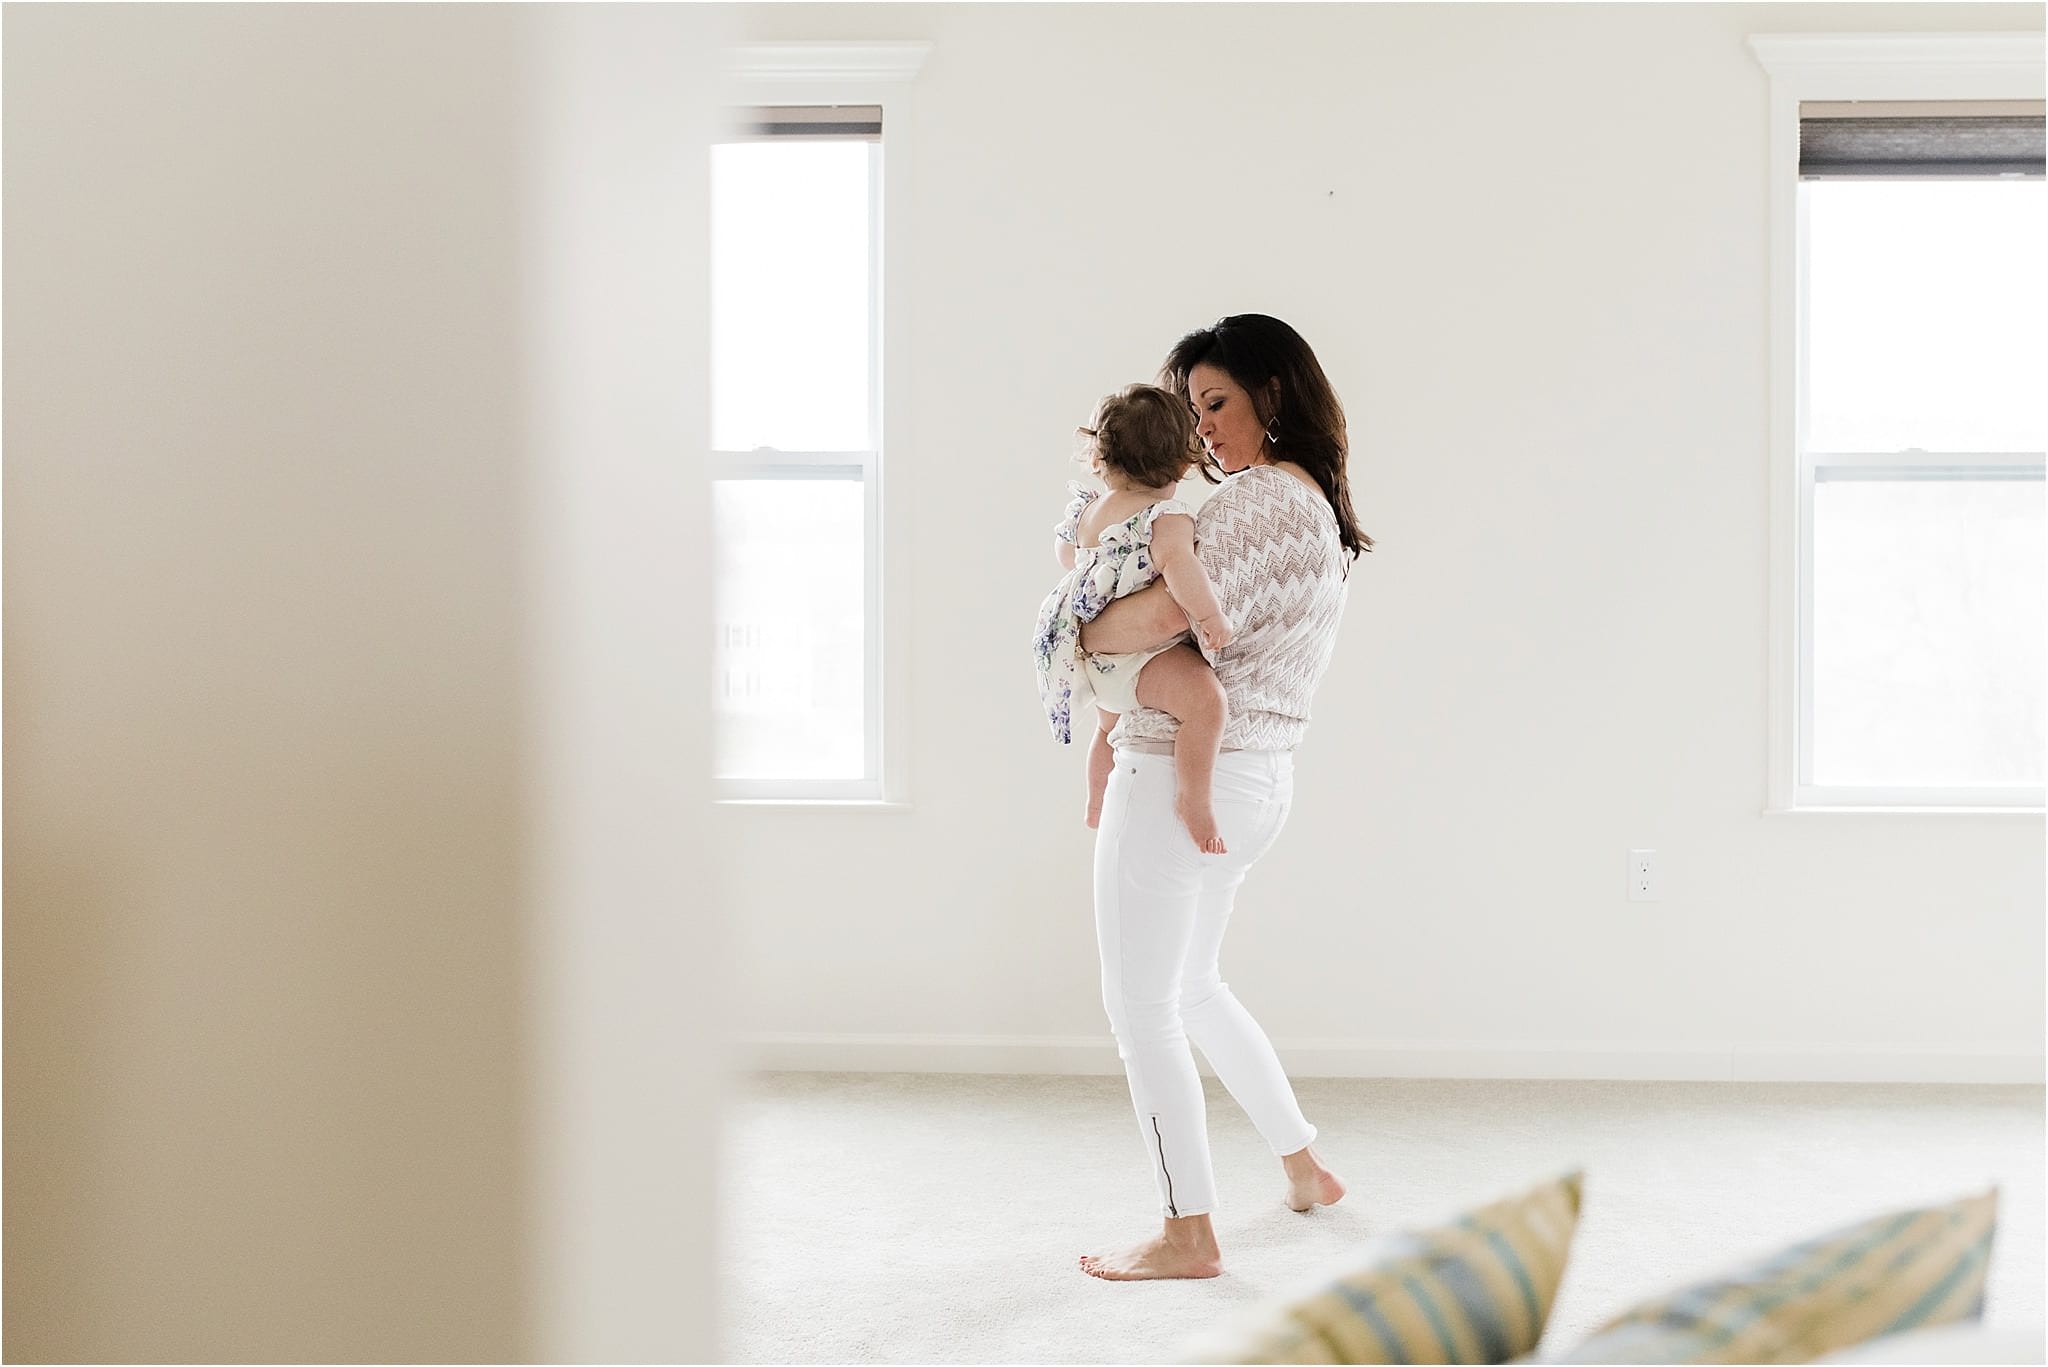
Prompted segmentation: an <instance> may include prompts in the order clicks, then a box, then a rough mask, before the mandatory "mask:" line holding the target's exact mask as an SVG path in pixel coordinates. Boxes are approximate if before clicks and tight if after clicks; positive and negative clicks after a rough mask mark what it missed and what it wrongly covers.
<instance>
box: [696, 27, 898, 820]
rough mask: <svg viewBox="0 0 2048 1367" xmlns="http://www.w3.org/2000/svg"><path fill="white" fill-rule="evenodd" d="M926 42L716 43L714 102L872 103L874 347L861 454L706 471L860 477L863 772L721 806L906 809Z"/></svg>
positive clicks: (768, 789) (772, 787)
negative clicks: (915, 90)
mask: <svg viewBox="0 0 2048 1367" xmlns="http://www.w3.org/2000/svg"><path fill="white" fill-rule="evenodd" d="M930 51H931V44H929V43H745V44H738V45H735V46H733V47H731V48H728V49H727V51H726V64H725V78H726V80H725V90H724V95H723V102H724V105H725V106H726V107H727V108H728V109H745V108H751V107H756V106H761V105H868V106H875V107H879V108H880V109H881V111H882V138H881V142H880V144H879V147H878V151H877V155H876V157H875V169H874V172H873V180H872V182H871V185H870V191H871V195H870V205H871V209H872V213H873V215H874V217H873V219H872V220H871V222H872V227H873V230H874V232H873V236H872V237H871V239H870V241H871V242H872V244H873V252H874V256H873V258H872V261H871V270H870V274H869V279H870V281H871V282H873V286H872V287H873V290H874V294H873V297H872V305H873V310H874V313H873V317H874V319H875V332H874V345H873V347H872V348H871V350H870V362H869V370H868V385H869V400H870V402H869V412H870V413H871V414H872V415H873V423H874V428H873V430H872V433H871V436H870V441H869V448H870V449H869V450H867V451H864V452H855V453H849V452H844V451H838V452H822V453H821V452H808V451H775V452H773V453H772V454H770V453H764V454H762V455H758V456H757V455H753V454H748V453H739V452H714V453H713V455H712V458H711V478H713V479H723V478H741V477H744V478H748V479H763V478H784V479H820V478H826V479H829V478H833V477H834V475H835V473H836V474H837V475H838V477H841V478H846V479H859V480H861V481H862V482H863V485H864V488H865V489H866V517H865V544H866V548H867V554H866V557H865V561H866V568H865V575H864V601H863V621H864V623H865V628H866V641H865V645H864V658H865V659H866V662H867V677H866V679H865V681H864V693H863V697H864V699H865V708H866V735H865V738H864V745H863V750H864V752H865V754H866V757H867V759H866V772H865V774H864V775H863V776H862V777H860V778H858V779H838V780H828V779H733V778H717V779H715V780H714V785H715V786H714V791H715V795H716V798H717V800H718V801H719V802H720V803H723V804H734V805H784V806H846V807H865V808H889V809H898V810H908V809H909V807H910V768H909V734H908V725H907V723H908V720H909V710H910V709H909V701H910V698H909V632H908V630H907V626H908V621H909V613H908V592H907V591H908V584H907V582H906V576H905V575H904V573H903V568H904V565H905V563H906V561H907V559H908V556H907V548H908V544H909V541H908V531H909V518H908V511H907V502H908V501H907V499H905V497H904V496H903V488H904V485H905V481H904V480H903V479H901V478H892V477H891V475H892V472H895V471H901V470H903V469H904V468H905V467H906V464H907V453H908V449H909V443H908V441H907V440H906V438H907V436H908V432H909V412H910V402H909V386H908V384H907V382H906V381H907V377H908V374H909V367H908V365H906V364H904V363H903V361H904V358H905V357H906V356H907V354H908V351H907V348H908V345H909V323H908V308H907V305H908V302H909V290H908V281H909V279H910V272H909V263H910V234H909V231H908V227H907V225H908V221H909V215H908V213H907V212H906V209H907V206H908V205H909V204H910V167H911V156H910V128H911V120H910V96H911V89H912V82H913V81H914V80H915V79H916V77H917V73H918V71H919V69H920V68H921V67H922V66H923V64H924V60H925V57H926V55H927V54H928V53H929V52H930Z"/></svg>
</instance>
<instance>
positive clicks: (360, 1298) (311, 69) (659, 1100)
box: [5, 5, 725, 1362]
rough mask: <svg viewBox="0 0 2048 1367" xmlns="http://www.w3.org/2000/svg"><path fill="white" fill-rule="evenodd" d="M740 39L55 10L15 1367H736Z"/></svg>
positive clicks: (32, 635) (11, 96) (491, 16)
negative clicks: (716, 513)
mask: <svg viewBox="0 0 2048 1367" xmlns="http://www.w3.org/2000/svg"><path fill="white" fill-rule="evenodd" d="M722 21H723V20H722V18H721V17H719V16H715V15H707V12H704V11H694V10H689V9H684V8H678V7H672V6H659V7H637V6H635V7H604V8H592V9H589V10H583V9H570V10H555V9H552V8H540V7H536V8H531V9H529V8H524V7H517V6H495V5H480V6H407V5H394V6H381V5H380V6H355V5H335V6H325V5H315V6H257V5H249V6H240V5H226V6H203V5H201V6H184V5H172V6H112V5H109V6H96V5H95V6H20V7H15V6H10V7H9V8H8V9H7V11H6V17H5V25H6V32H5V40H6V72H5V112H6V148H5V151H6V203H5V214H6V261H5V273H6V286H7V289H6V317H5V323H6V377H5V378H6V458H7V484H6V527H5V532H6V566H5V570H6V576H5V577H6V604H5V608H6V666H7V670H6V717H5V721H6V736H7V769H6V780H7V792H6V812H7V831H6V839H7V851H6V852H7V866H6V993H5V996H6V1125H7V1128H6V1152H7V1171H6V1209H7V1226H6V1288H5V1291H6V1303H7V1317H6V1344H5V1355H6V1357H7V1358H8V1360H10V1361H17V1360H18V1361H101V1362H109V1361H145V1362H149V1361H156V1362H164V1361H193V1362H227V1361H259V1362H287V1361H399V1362H437V1361H483V1362H509V1361H520V1360H527V1359H535V1358H539V1359H548V1360H563V1359H568V1360H598V1361H610V1362H620V1361H671V1362H673V1361H715V1360H717V1359H718V1357H719V1356H720V1353H719V1350H718V1348H717V1343H716V1325H715V1320H714V1310H715V1307H714V1305H713V1295H714V1286H713V1279H712V1265H713V1252H712V1248H713V1238H712V1215H713V1212H712V1206H713V1196H714V1192H715V1187H716V1178H717V1164H716V1153H715V1150H716V1137H717V1125H718V1096H719V1086H720V1083H721V1081H722V1070H723V1067H724V1064H725V1057H724V1055H723V1052H722V1045H721V1042H720V1040H719V1037H718V1035H719V1030H720V1029H721V1028H722V1026H723V1025H724V1022H725V1012H724V1010H723V1006H722V999H721V995H720V992H721V983H722V975H721V973H720V971H719V962H720V960H719V955H720V948H719V944H718V920H717V910H718V906H717V901H716V896H715V891H716V886H717V880H716V877H715V874H709V873H708V871H707V857H708V853H709V849H710V847H709V845H708V843H707V842H706V841H705V839H704V837H703V835H702V834H701V825H702V823H701V821H700V820H699V817H700V815H701V812H702V801H703V795H704V772H705V764H706V746H705V736H704V706H703V698H704V687H705V684H704V680H703V678H702V671H701V670H700V669H699V668H697V662H698V659H699V658H700V657H699V654H698V652H697V651H696V648H695V645H694V642H695V641H696V640H698V639H700V638H701V637H702V635H703V634H704V633H705V632H707V631H708V626H707V625H706V620H707V614H706V613H705V611H704V610H703V609H702V607H701V606H700V604H701V599H700V598H699V597H698V596H697V595H696V594H695V593H694V592H693V591H692V590H693V586H694V585H695V584H697V583H699V582H701V579H702V573H703V562H704V561H706V560H707V559H708V557H706V556H704V554H703V542H702V530H703V528H702V522H703V501H704V500H703V498H702V496H701V491H700V489H699V488H698V487H693V486H695V485H696V483H697V482H698V481H700V480H701V470H700V466H699V465H698V464H697V463H694V462H692V461H691V460H689V458H688V454H687V453H688V449H689V447H690V444H691V443H692V442H694V443H695V445H696V447H697V448H698V450H699V451H700V452H701V449H702V446H703V444H704V438H705V436H706V435H707V433H706V430H705V428H704V424H703V406H704V391H705V388H706V386H705V383H704V380H703V375H704V360H705V345H706V343H705V339H704V336H703V330H702V328H701V326H699V325H698V324H699V323H700V322H701V319H702V317H703V315H704V309H705V293H706V281H705V277H704V273H703V270H702V262H703V259H704V258H703V252H704V247H705V236H706V229H705V223H704V204H703V196H702V186H701V178H702V176H703V174H704V170H705V159H704V155H703V145H704V142H703V135H704V127H705V125H706V124H707V123H708V120H709V119H710V117H711V109H712V105H711V97H710V95H709V93H708V91H709V89H710V73H711V71H712V70H713V64H714V62H715V57H716V52H717V50H718V40H719V28H718V23H720V22H722ZM656 603H658V604H659V606H660V610H659V611H658V612H657V611H655V610H653V606H652V605H653V604H656Z"/></svg>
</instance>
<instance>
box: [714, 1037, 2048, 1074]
mask: <svg viewBox="0 0 2048 1367" xmlns="http://www.w3.org/2000/svg"><path fill="white" fill-rule="evenodd" d="M1274 1048H1275V1049H1276V1050H1277V1051H1278V1052H1279V1054H1280V1061H1281V1062H1282V1063H1283V1064H1285V1065H1286V1067H1287V1071H1288V1074H1289V1075H1290V1076H1292V1077H1298V1078H1299V1077H1403V1078H1540V1079H1548V1080H1553V1081H1564V1080H1572V1081H1577V1080H1590V1079H1599V1080H1608V1081H1625V1082H1983V1083H2001V1084H2019V1085H2031V1086H2040V1085H2041V1084H2042V1080H2043V1072H2044V1068H2048V1058H2044V1056H2043V1055H2041V1054H2039V1053H2024V1052H2013V1051H2002V1050H1997V1049H1978V1050H1956V1049H1912V1048H1899V1047H1895V1046H1888V1047H1865V1046H1860V1045H1833V1046H1829V1045H1816V1046H1812V1047H1804V1046H1779V1045H1731V1046H1728V1047H1726V1048H1719V1049H1707V1048H1698V1047H1692V1046H1657V1045H1644V1046H1615V1045H1609V1044H1597V1043H1595V1044H1586V1043H1556V1042H1546V1043H1534V1044H1501V1043H1486V1042H1477V1041H1474V1042H1450V1043H1430V1044H1417V1043H1414V1042H1401V1041H1370V1040H1296V1041H1292V1042H1290V1041H1286V1040H1276V1041H1274ZM733 1052H734V1061H735V1062H736V1063H737V1064H738V1065H739V1067H740V1068H741V1069H742V1070H744V1071H756V1072H820V1073H1054V1074H1060V1073H1074V1074H1113V1075H1116V1076H1121V1075H1122V1073H1123V1063H1122V1061H1121V1060H1119V1059H1118V1058H1117V1054H1116V1046H1115V1044H1114V1043H1113V1042H1112V1041H1111V1040H1110V1039H1109V1037H1108V1036H1107V1035H1106V1034H1105V1035H1103V1036H1102V1037H1100V1038H1091V1037H1086V1036H1060V1035H838V1034H797V1033H784V1032H769V1033H759V1034H744V1035H738V1036H736V1037H734V1039H733ZM1195 1057H1196V1063H1197V1066H1198V1067H1199V1068H1200V1069H1201V1071H1202V1073H1203V1074H1204V1075H1205V1076H1213V1074H1211V1073H1210V1070H1209V1067H1208V1065H1207V1064H1206V1063H1205V1062H1203V1061H1202V1058H1201V1054H1200V1051H1199V1050H1198V1051H1197V1052H1196V1056H1195Z"/></svg>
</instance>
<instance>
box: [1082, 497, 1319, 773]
mask: <svg viewBox="0 0 2048 1367" xmlns="http://www.w3.org/2000/svg"><path fill="white" fill-rule="evenodd" d="M1195 542H1196V545H1195V554H1196V557H1197V558H1198V559H1200V560H1201V562H1202V568H1203V569H1204V570H1207V571H1208V573H1209V578H1210V579H1212V580H1213V581H1215V584H1216V596H1217V597H1218V598H1219V599H1220V600H1221V601H1222V603H1223V611H1224V613H1225V614H1226V615H1227V616H1228V617H1229V618H1230V624H1231V626H1232V627H1234V628H1236V632H1237V634H1236V635H1235V636H1234V637H1232V638H1231V642H1230V644H1229V645H1227V646H1225V647H1224V648H1223V649H1222V650H1221V651H1218V652H1216V653H1215V654H1213V655H1210V656H1209V663H1210V664H1211V665H1213V666H1214V667H1215V670H1216V677H1217V679H1218V680H1219V681H1221V683H1222V684H1223V693H1224V696H1225V697H1227V698H1228V699H1229V700H1230V719H1229V720H1228V721H1227V722H1225V723H1224V726H1223V744H1224V745H1225V746H1227V747H1229V748H1232V749H1237V750H1292V749H1293V748H1294V747H1295V745H1296V744H1298V743H1299V742H1300V740H1301V737H1302V734H1303V733H1304V732H1305V731H1307V730H1308V704H1309V698H1310V697H1311V696H1312V695H1313V694H1314V693H1315V691H1316V685H1317V684H1318V683H1319V682H1321V680H1322V677H1323V673H1324V671H1326V670H1327V669H1328V668H1329V667H1330V655H1331V653H1332V652H1333V651H1334V650H1335V649H1336V646H1337V623H1338V621H1339V619H1341V618H1342V617H1343V615H1344V600H1345V594H1346V581H1345V577H1344V576H1345V571H1346V569H1347V568H1348V564H1347V560H1346V557H1345V553H1344V543H1343V542H1342V541H1341V540H1340V539H1339V538H1338V535H1337V515H1336V514H1335V513H1333V512H1332V511H1330V503H1329V500H1328V499H1326V498H1324V497H1323V495H1322V492H1321V491H1320V490H1318V489H1315V488H1313V487H1311V486H1310V485H1308V484H1304V483H1303V482H1302V481H1301V480H1299V479H1296V478H1295V477H1294V476H1293V475H1290V474H1288V473H1287V472H1286V471H1285V470H1282V469H1279V468H1277V467H1275V466H1271V465H1254V466H1251V467H1250V468H1248V469H1246V470H1244V471H1242V472H1241V473H1239V474H1236V475H1233V476H1231V478H1230V479H1229V480H1228V481H1227V482H1226V483H1225V484H1224V485H1223V487H1222V488H1221V489H1218V490H1217V491H1216V492H1215V493H1214V494H1213V495H1211V496H1210V498H1209V501H1208V502H1207V503H1204V504H1203V505H1202V507H1201V509H1200V511H1198V512H1197V513H1196V514H1195ZM1179 729H1180V723H1179V722H1177V721H1175V720H1174V719H1173V718H1172V717H1171V716H1169V715H1167V714H1166V713H1164V712H1159V711H1155V710H1154V709H1152V708H1149V707H1134V708H1132V709H1131V710H1130V711H1128V712H1126V713H1124V714H1123V719H1122V720H1121V721H1119V722H1118V723H1117V726H1116V730H1115V731H1113V732H1111V733H1110V737H1109V739H1110V742H1111V744H1119V743H1121V742H1123V741H1132V740H1150V741H1160V740H1172V739H1173V733H1174V732H1175V731H1177V730H1179Z"/></svg>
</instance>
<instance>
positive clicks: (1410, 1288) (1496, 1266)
mask: <svg viewBox="0 0 2048 1367" xmlns="http://www.w3.org/2000/svg"><path fill="white" fill-rule="evenodd" d="M1583 1177H1584V1175H1583V1174H1582V1173H1577V1172H1574V1173H1569V1174H1567V1175H1565V1176H1563V1177H1559V1178H1556V1179H1554V1180H1552V1181H1549V1182H1545V1183H1543V1184H1542V1185H1540V1186H1537V1187H1535V1188H1533V1189H1531V1190H1530V1191H1527V1192H1524V1193H1523V1194H1522V1195H1520V1196H1516V1197H1513V1198H1511V1199H1509V1200H1505V1201H1499V1202H1496V1203H1495V1204H1493V1205H1490V1206H1485V1207H1482V1208H1480V1209H1478V1210H1475V1211H1472V1212H1471V1213H1470V1214H1467V1215H1464V1216H1461V1217H1459V1218H1458V1219H1457V1220H1455V1221H1453V1222H1452V1223H1450V1224H1448V1225H1444V1226H1442V1227H1440V1228H1437V1229H1429V1230H1423V1231H1420V1232H1416V1233H1407V1234H1400V1235H1395V1236H1392V1237H1390V1238H1388V1239H1385V1240H1381V1241H1379V1242H1377V1243H1376V1244H1375V1245H1374V1248H1373V1256H1372V1258H1371V1261H1369V1262H1368V1263H1367V1264H1366V1265H1365V1266H1363V1267H1361V1268H1359V1269H1358V1270H1357V1271H1355V1272H1349V1273H1346V1274H1344V1275H1342V1276H1339V1277H1337V1278H1335V1279H1334V1280H1333V1281H1331V1282H1330V1283H1329V1284H1328V1285H1326V1286H1324V1287H1322V1288H1321V1289H1319V1290H1317V1291H1315V1292H1313V1293H1312V1294H1310V1295H1307V1296H1304V1297H1301V1298H1298V1299H1293V1300H1288V1301H1284V1302H1278V1303H1274V1304H1271V1305H1268V1306H1264V1307H1261V1308H1260V1309H1259V1310H1257V1311H1254V1312H1252V1313H1251V1314H1249V1315H1247V1316H1245V1317H1243V1318H1241V1319H1239V1320H1237V1321H1235V1322H1233V1323H1231V1324H1228V1325H1225V1326H1224V1327H1222V1328H1221V1329H1218V1330H1215V1331H1213V1332H1211V1333H1209V1334H1207V1335H1205V1336H1203V1337H1202V1338H1200V1339H1198V1340H1196V1341H1195V1342H1193V1343H1191V1344H1189V1345H1188V1347H1187V1350H1186V1351H1185V1354H1184V1356H1183V1357H1182V1358H1181V1359H1180V1360H1181V1361H1184V1362H1199V1363H1244V1362H1506V1361H1508V1360H1509V1359H1510V1358H1515V1357H1520V1356H1522V1355H1523V1354H1526V1353H1528V1352H1529V1351H1530V1350H1532V1349H1533V1348H1535V1346H1536V1343H1537V1341H1538V1340H1539V1339H1541V1338H1542V1337H1543V1326H1544V1324H1545V1323H1546V1322H1548V1320H1549V1319H1550V1306H1551V1302H1552V1301H1554V1300H1555V1299H1556V1298H1557V1284H1558V1281H1559V1280H1560V1279H1561V1278H1562V1277H1563V1276H1564V1264H1565V1256H1566V1254H1568V1253H1569V1252H1570V1251H1571V1243H1572V1235H1573V1234H1574V1233H1575V1232H1576V1231H1577V1229H1578V1226H1579V1193H1580V1187H1581V1185H1582V1182H1583Z"/></svg>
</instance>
